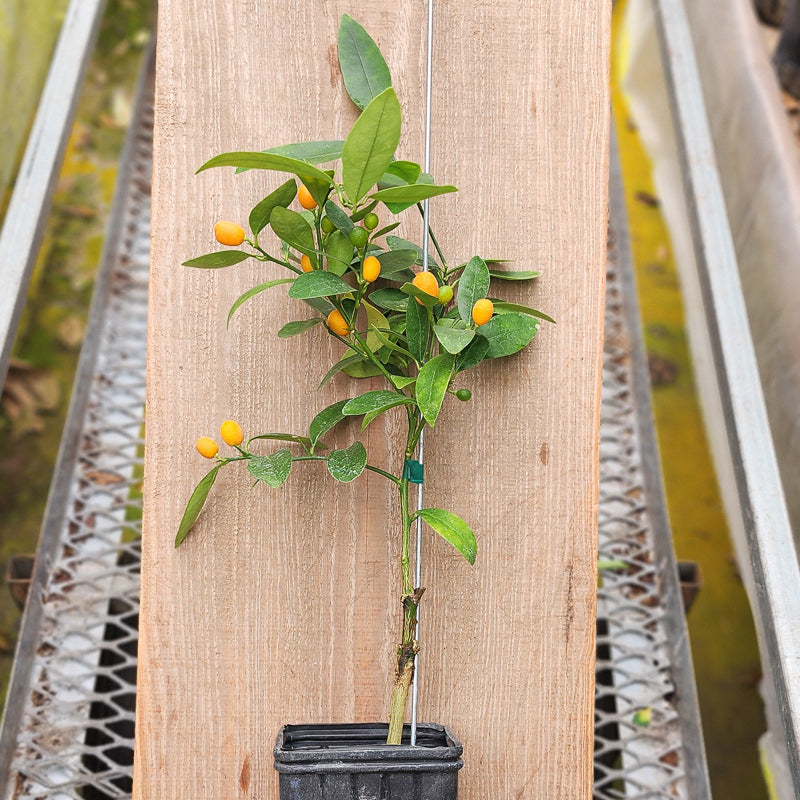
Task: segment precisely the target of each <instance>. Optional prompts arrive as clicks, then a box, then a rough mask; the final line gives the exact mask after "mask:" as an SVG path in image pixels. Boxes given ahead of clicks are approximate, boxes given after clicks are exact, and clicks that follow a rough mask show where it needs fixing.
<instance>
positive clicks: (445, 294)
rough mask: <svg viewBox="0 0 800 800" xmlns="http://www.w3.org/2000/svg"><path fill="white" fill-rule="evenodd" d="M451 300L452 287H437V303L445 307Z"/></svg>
mask: <svg viewBox="0 0 800 800" xmlns="http://www.w3.org/2000/svg"><path fill="white" fill-rule="evenodd" d="M452 299H453V287H452V286H448V285H447V284H445V285H444V286H440V287H439V302H440V303H441V304H442V305H443V306H446V305H447V304H448V303H449V302H450V301H451V300H452Z"/></svg>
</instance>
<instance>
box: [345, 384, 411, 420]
mask: <svg viewBox="0 0 800 800" xmlns="http://www.w3.org/2000/svg"><path fill="white" fill-rule="evenodd" d="M413 402H414V401H413V400H412V399H411V398H410V397H405V396H404V395H402V394H398V393H397V392H392V391H390V390H389V389H377V390H375V391H374V392H367V393H366V394H362V395H359V396H358V397H354V398H353V399H352V400H348V401H347V403H346V404H345V405H344V407H343V408H342V413H343V414H345V415H346V416H348V417H355V416H358V415H360V414H371V413H373V412H374V411H378V412H383V411H388V410H389V409H390V408H394V407H395V406H402V405H410V404H412V403H413Z"/></svg>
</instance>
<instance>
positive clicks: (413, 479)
mask: <svg viewBox="0 0 800 800" xmlns="http://www.w3.org/2000/svg"><path fill="white" fill-rule="evenodd" d="M424 475H425V467H424V466H423V465H422V464H420V463H419V461H415V460H413V459H410V458H407V459H406V460H405V463H404V464H403V479H404V480H407V481H408V482H409V483H422V480H423V477H424Z"/></svg>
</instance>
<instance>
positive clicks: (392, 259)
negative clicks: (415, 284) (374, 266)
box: [378, 250, 417, 280]
mask: <svg viewBox="0 0 800 800" xmlns="http://www.w3.org/2000/svg"><path fill="white" fill-rule="evenodd" d="M378 261H380V262H381V277H382V278H391V277H393V276H394V275H397V274H402V275H403V276H405V275H407V274H408V273H409V272H410V270H409V267H411V266H413V265H414V264H416V263H417V251H416V250H388V251H386V252H385V253H379V254H378ZM412 280H413V275H412Z"/></svg>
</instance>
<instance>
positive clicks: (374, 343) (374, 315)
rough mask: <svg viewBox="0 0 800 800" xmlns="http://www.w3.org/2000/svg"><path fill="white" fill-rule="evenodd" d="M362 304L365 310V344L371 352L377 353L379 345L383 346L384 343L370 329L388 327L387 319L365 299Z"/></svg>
mask: <svg viewBox="0 0 800 800" xmlns="http://www.w3.org/2000/svg"><path fill="white" fill-rule="evenodd" d="M362 305H363V306H364V310H365V311H366V312H367V339H366V344H367V347H368V348H369V349H370V350H371V351H372V352H373V353H377V352H378V350H380V349H381V347H383V346H384V343H383V342H382V341H381V340H380V338H379V337H378V336H376V335H375V332H374V331H373V330H372V329H373V328H388V327H389V320H387V319H386V317H384V316H383V314H382V313H381V312H380V311H378V309H377V308H375V306H373V305H371V304H370V303H367V302H366V301H363V302H362Z"/></svg>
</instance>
